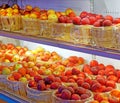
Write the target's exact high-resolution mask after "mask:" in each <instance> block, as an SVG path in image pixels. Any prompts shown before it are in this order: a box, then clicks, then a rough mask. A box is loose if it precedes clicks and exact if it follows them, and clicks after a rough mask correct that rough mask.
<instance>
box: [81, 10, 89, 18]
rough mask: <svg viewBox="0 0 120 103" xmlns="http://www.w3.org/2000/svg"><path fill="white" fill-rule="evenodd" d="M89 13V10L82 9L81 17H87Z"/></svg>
mask: <svg viewBox="0 0 120 103" xmlns="http://www.w3.org/2000/svg"><path fill="white" fill-rule="evenodd" d="M87 15H88V12H87V11H82V12H81V13H80V17H81V18H85V17H86V16H87Z"/></svg>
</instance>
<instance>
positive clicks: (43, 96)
mask: <svg viewBox="0 0 120 103" xmlns="http://www.w3.org/2000/svg"><path fill="white" fill-rule="evenodd" d="M52 92H53V91H52V90H46V91H39V90H36V89H33V88H30V87H28V85H27V96H28V98H30V99H33V100H37V101H40V103H41V102H45V103H52Z"/></svg>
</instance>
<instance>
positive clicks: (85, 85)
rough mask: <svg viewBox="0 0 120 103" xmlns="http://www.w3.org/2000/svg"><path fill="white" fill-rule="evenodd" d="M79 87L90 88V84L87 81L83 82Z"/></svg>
mask: <svg viewBox="0 0 120 103" xmlns="http://www.w3.org/2000/svg"><path fill="white" fill-rule="evenodd" d="M81 87H83V88H85V89H90V84H89V83H87V82H84V83H82V84H81Z"/></svg>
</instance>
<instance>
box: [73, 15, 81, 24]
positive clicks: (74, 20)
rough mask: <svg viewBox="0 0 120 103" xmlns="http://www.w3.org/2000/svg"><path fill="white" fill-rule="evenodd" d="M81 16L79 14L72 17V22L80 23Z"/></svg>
mask: <svg viewBox="0 0 120 103" xmlns="http://www.w3.org/2000/svg"><path fill="white" fill-rule="evenodd" d="M80 21H81V18H80V17H79V16H76V17H74V18H73V24H76V25H80Z"/></svg>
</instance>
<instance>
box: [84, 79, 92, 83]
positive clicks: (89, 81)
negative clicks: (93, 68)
mask: <svg viewBox="0 0 120 103" xmlns="http://www.w3.org/2000/svg"><path fill="white" fill-rule="evenodd" d="M84 81H85V82H87V83H89V84H90V85H91V82H92V80H91V79H90V78H85V80H84Z"/></svg>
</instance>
